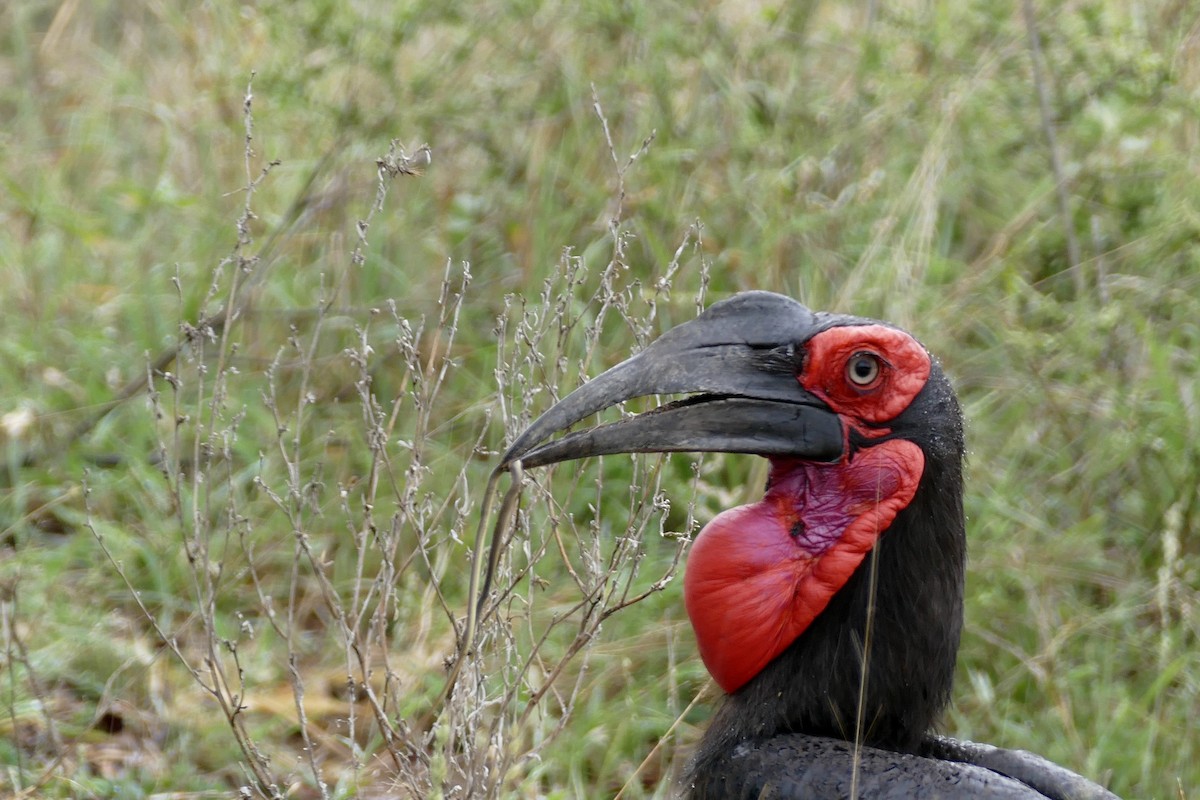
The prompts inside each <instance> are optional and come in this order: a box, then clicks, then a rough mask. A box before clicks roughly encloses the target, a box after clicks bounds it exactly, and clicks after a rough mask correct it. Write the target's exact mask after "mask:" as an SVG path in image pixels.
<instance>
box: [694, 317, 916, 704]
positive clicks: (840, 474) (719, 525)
mask: <svg viewBox="0 0 1200 800" xmlns="http://www.w3.org/2000/svg"><path fill="white" fill-rule="evenodd" d="M929 372H930V360H929V355H928V353H926V352H925V349H924V348H922V347H921V346H920V345H919V344H917V342H916V341H915V340H914V339H913V338H912V337H910V336H909V335H908V334H906V333H904V332H903V331H899V330H896V329H894V328H889V327H887V326H884V325H848V326H843V327H834V328H830V329H828V330H825V331H822V332H821V333H818V334H817V335H816V336H814V337H812V339H810V340H809V341H808V342H807V343H806V344H805V359H804V366H803V369H802V371H801V373H800V374H798V375H797V376H796V379H797V380H798V381H799V382H800V384H801V385H802V386H803V387H804V388H805V389H807V390H808V391H810V392H812V393H813V394H815V395H816V396H817V397H820V398H821V399H822V400H824V401H825V402H826V403H828V404H829V406H830V408H831V409H833V411H835V412H836V413H837V414H839V415H840V416H841V417H842V419H843V421H844V423H845V424H846V426H847V430H849V428H854V429H855V430H856V431H857V432H858V433H859V434H860V435H861V436H863V437H864V438H867V439H872V438H874V439H878V438H881V437H883V436H886V435H887V433H888V432H889V430H888V428H886V427H884V426H886V424H887V423H889V422H890V421H891V420H893V419H895V418H896V417H897V416H898V415H899V414H901V413H902V412H903V411H904V410H905V409H906V408H907V407H908V405H909V404H910V403H911V402H912V400H913V398H914V397H916V396H917V394H918V393H919V392H920V391H921V389H922V388H923V387H924V385H925V382H926V381H927V380H928V378H929ZM848 441H849V437H848V434H847V442H848ZM847 453H848V455H847V456H844V457H843V459H842V460H841V461H840V462H838V463H833V464H820V463H814V462H807V461H799V460H783V459H778V460H772V463H771V478H770V481H769V484H768V489H767V493H766V495H765V496H764V497H763V499H762V500H760V501H759V502H757V503H752V504H750V505H745V506H740V507H738V508H734V509H730V510H728V511H726V512H724V513H722V514H720V515H719V516H718V517H717V518H716V519H714V520H713V521H712V522H710V523H709V524H708V525H707V526H706V527H705V528H704V530H703V531H701V532H700V535H699V537H697V539H696V542H695V544H693V545H692V550H691V554H690V555H689V557H688V566H687V571H686V573H685V574H684V582H683V586H684V600H685V601H686V604H687V612H688V617H689V618H690V619H691V621H692V628H693V629H694V630H695V632H696V639H697V641H698V643H699V646H700V656H701V657H702V658H703V659H704V665H705V666H706V667H708V671H709V673H711V674H712V676H713V678H714V679H715V680H716V681H717V683H718V684H720V686H721V688H722V689H724V690H725V691H726V692H735V691H737V690H738V689H740V688H741V687H742V686H744V685H745V684H746V682H747V681H749V680H750V679H751V678H753V677H754V676H755V675H757V674H758V673H759V671H761V670H762V668H763V667H765V666H766V665H767V664H768V663H770V661H771V660H772V659H774V658H775V657H776V656H778V655H779V654H780V653H782V652H783V651H784V650H785V649H786V648H787V647H788V645H790V644H791V643H792V642H794V641H795V640H796V638H797V637H798V636H799V635H800V634H802V633H803V632H804V631H805V629H806V628H808V626H809V625H810V624H811V623H812V621H813V620H814V619H816V617H817V615H818V614H820V613H821V612H822V611H824V610H825V607H826V606H827V605H828V604H829V601H830V599H831V598H832V597H833V596H834V595H835V594H836V593H837V592H838V590H839V589H841V588H842V587H843V586H844V585H845V584H846V581H848V580H849V579H850V576H851V575H852V574H854V571H855V570H856V569H858V566H859V564H861V563H862V561H863V558H865V557H866V554H867V553H868V552H870V550H871V548H872V547H874V546H875V542H876V541H877V540H878V539H879V536H880V534H882V533H883V531H885V530H887V528H888V526H889V525H891V524H892V520H893V519H895V517H896V514H897V513H899V512H900V510H901V509H903V508H904V507H905V506H907V505H908V504H909V502H910V501H911V500H912V498H913V495H914V494H915V493H916V491H917V485H918V484H919V483H920V481H921V475H922V473H923V472H924V469H925V454H924V453H923V452H922V450H921V448H920V447H918V446H917V445H916V444H914V443H912V442H909V441H906V440H903V439H898V438H897V439H884V440H883V441H878V442H877V443H874V444H871V445H869V446H864V447H861V448H859V449H857V450H854V451H851V450H849V449H848V450H847Z"/></svg>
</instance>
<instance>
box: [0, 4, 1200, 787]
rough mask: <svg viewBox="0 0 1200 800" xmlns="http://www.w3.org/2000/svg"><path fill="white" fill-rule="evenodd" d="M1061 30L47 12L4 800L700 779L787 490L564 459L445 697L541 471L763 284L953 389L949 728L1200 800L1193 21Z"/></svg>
mask: <svg viewBox="0 0 1200 800" xmlns="http://www.w3.org/2000/svg"><path fill="white" fill-rule="evenodd" d="M1033 5H1034V4H1032V3H1031V2H1025V3H1014V4H1006V3H982V2H974V3H958V4H948V3H947V4H930V3H921V2H913V1H911V0H909V1H906V2H900V3H887V4H884V3H852V2H824V3H818V2H791V3H788V2H752V3H745V2H720V1H713V2H706V3H700V4H696V3H687V2H666V3H645V4H641V3H635V2H625V1H624V0H586V1H585V2H582V3H559V2H544V3H535V2H529V0H511V2H503V1H502V0H494V1H493V2H481V3H476V4H470V5H466V4H454V3H444V2H440V1H439V2H434V1H432V0H409V1H408V2H403V3H384V2H379V3H370V2H356V3H346V2H337V1H336V0H301V1H299V2H290V1H289V2H283V1H282V0H263V2H260V3H255V4H235V3H219V2H214V3H144V4H130V3H125V2H119V1H118V0H92V2H88V3H81V2H77V0H21V1H20V2H11V3H7V4H4V6H3V7H2V8H0V118H2V119H4V120H5V123H4V125H3V127H2V129H0V180H2V181H3V187H4V191H3V192H2V193H0V265H2V266H3V269H2V270H0V296H2V297H3V299H4V310H3V313H2V314H0V386H2V387H3V389H2V390H0V448H2V450H0V452H3V454H4V469H3V471H2V472H0V645H2V646H0V663H2V664H3V669H2V670H0V698H2V700H0V733H2V734H3V735H0V765H2V767H3V769H0V793H4V792H7V793H9V794H11V795H13V796H16V797H34V796H38V797H95V796H121V797H143V796H157V797H174V796H181V797H182V796H187V797H202V796H213V797H216V796H229V795H230V793H231V792H237V791H238V790H240V789H241V787H244V792H245V793H247V794H248V795H249V796H263V797H270V796H288V797H334V798H337V797H350V796H355V795H358V796H363V797H372V796H384V795H388V796H395V795H397V794H399V795H400V796H408V795H414V796H431V797H447V798H450V797H463V796H488V795H493V796H521V797H526V796H545V797H573V796H580V797H584V796H588V797H592V796H605V795H612V794H615V793H617V792H618V791H620V792H622V796H623V797H629V798H635V797H667V796H669V795H670V792H671V786H672V780H673V779H674V778H675V777H676V776H677V775H678V773H679V771H680V769H681V767H682V765H683V764H684V763H685V762H686V758H687V754H688V748H689V746H690V745H691V744H692V743H694V742H695V741H696V740H697V738H698V736H699V733H700V731H702V730H703V726H704V724H705V720H706V719H708V717H709V716H710V715H711V709H712V707H713V704H714V703H715V702H717V694H718V693H717V692H716V691H715V690H713V689H711V688H710V687H709V684H708V679H707V675H706V673H705V672H704V669H703V667H702V665H700V664H699V661H698V659H697V658H696V655H695V650H694V643H693V641H692V639H691V635H690V631H689V630H688V627H687V623H686V618H685V616H684V614H683V610H682V604H681V599H680V587H679V584H678V582H677V581H676V582H672V581H671V580H670V579H671V578H672V577H673V576H675V575H677V574H678V572H679V570H681V569H682V568H683V566H684V564H685V563H686V544H687V537H688V536H689V535H690V534H692V533H694V532H695V531H696V530H697V529H698V527H699V525H700V524H702V523H703V522H704V521H705V520H707V519H709V518H710V517H711V516H712V515H713V514H715V513H716V512H717V511H718V510H719V509H721V508H723V507H727V506H728V505H730V504H732V503H735V502H739V501H741V500H743V499H744V498H747V497H751V496H753V494H754V493H755V492H756V491H757V489H758V487H759V486H760V485H761V475H762V468H761V462H758V461H757V460H755V459H752V458H748V457H705V458H703V459H698V458H694V457H686V456H682V457H674V458H670V459H668V458H661V457H657V458H637V459H632V458H628V457H609V458H606V459H603V460H602V463H588V464H581V465H575V464H573V465H570V466H569V467H568V468H559V469H557V470H551V471H545V472H543V473H541V474H531V475H528V476H526V484H525V487H524V492H523V498H522V500H521V507H520V511H519V513H518V514H517V515H516V518H515V520H514V526H515V527H514V533H513V535H512V537H511V542H510V543H509V546H508V548H507V549H506V551H505V555H504V557H503V558H502V560H501V564H500V571H499V576H498V583H497V589H498V590H499V594H498V595H497V596H498V597H499V600H498V602H497V604H496V605H495V606H491V607H489V608H488V613H486V614H485V616H484V617H483V618H482V620H481V625H480V629H479V637H478V655H477V657H475V658H472V659H468V660H467V661H465V662H464V666H463V668H462V671H461V673H459V677H458V681H457V691H456V692H455V694H454V698H453V699H452V700H451V701H448V702H443V699H442V698H441V696H440V693H441V692H442V690H443V688H444V686H445V684H446V678H447V666H448V664H450V663H453V662H455V656H456V636H457V633H456V628H455V626H456V625H460V624H461V621H462V619H463V617H464V616H465V614H466V610H467V608H468V606H469V604H470V598H469V596H468V583H469V572H470V569H469V565H470V563H471V555H472V545H473V543H474V541H475V536H476V533H475V530H476V529H475V525H476V523H477V521H478V520H479V517H480V512H481V504H482V502H483V498H484V495H485V485H486V482H487V480H488V475H489V472H490V470H491V469H492V467H493V466H494V465H495V463H496V461H497V454H498V453H499V451H500V450H502V449H503V446H504V444H505V443H506V442H507V441H511V439H512V437H514V436H515V435H516V434H518V433H519V432H520V431H521V430H522V428H523V427H524V425H525V424H527V423H528V421H529V420H530V419H531V418H532V417H533V416H535V415H536V414H537V413H539V412H540V411H542V410H544V409H545V408H546V407H548V406H549V404H550V403H551V402H553V400H554V398H556V397H558V396H560V395H561V394H563V393H565V392H566V391H568V390H569V389H570V388H573V387H574V386H576V385H578V383H579V382H580V381H581V380H583V379H584V378H585V377H586V376H588V375H594V374H596V373H597V372H598V371H599V370H601V369H603V368H604V367H605V366H607V365H610V364H612V363H615V362H617V361H619V360H620V359H622V358H624V357H625V356H627V355H628V354H629V352H630V351H631V349H636V348H637V347H639V346H640V345H642V344H644V343H645V342H646V341H648V340H649V339H651V338H653V337H654V336H655V335H657V334H658V333H659V332H661V331H662V330H665V329H666V328H668V327H670V326H671V325H673V324H677V323H678V322H680V321H683V320H685V319H688V318H690V317H691V316H693V315H694V314H695V313H696V310H697V308H699V307H702V306H703V305H706V304H707V303H709V302H712V301H713V300H715V299H719V298H721V297H724V296H727V295H729V294H730V293H732V292H735V291H739V290H745V289H751V288H757V289H770V290H774V291H780V292H783V293H786V294H789V295H792V296H794V297H796V298H798V299H801V300H802V301H804V302H805V303H807V304H808V305H810V306H812V307H814V308H829V309H836V310H840V311H846V312H851V313H856V314H862V315H867V316H875V317H880V318H884V319H888V320H892V321H894V322H897V323H899V324H901V325H903V326H905V327H907V328H908V329H910V330H912V331H913V332H914V333H916V335H917V336H918V337H919V338H921V339H922V340H923V341H924V342H925V343H926V344H927V345H928V346H929V347H930V349H931V350H933V351H934V352H935V353H937V354H939V355H940V357H941V358H942V360H943V362H944V364H945V366H946V368H947V370H948V372H949V373H950V374H951V375H952V376H954V378H955V380H956V384H957V386H958V388H959V391H960V394H961V396H962V399H963V401H964V405H965V409H966V413H967V416H968V419H969V429H968V430H969V450H970V469H969V483H968V497H967V503H968V513H969V520H970V522H969V527H970V537H971V563H970V572H969V577H968V582H969V585H968V599H967V609H968V610H967V615H968V618H967V627H966V631H965V634H964V641H963V647H962V652H961V654H960V659H959V676H958V683H957V690H956V694H955V706H954V708H953V710H952V712H951V713H950V714H949V715H948V717H947V719H946V720H945V723H944V729H945V731H946V732H948V733H950V734H952V735H956V736H962V737H967V738H971V739H976V740H983V741H988V742H992V743H995V744H999V745H1004V746H1009V747H1020V748H1024V749H1029V750H1034V751H1037V752H1040V753H1042V754H1043V755H1045V756H1047V757H1048V758H1051V759H1053V760H1055V761H1058V762H1060V763H1063V764H1065V765H1067V766H1069V767H1071V768H1073V769H1075V770H1077V771H1080V772H1082V773H1085V774H1087V775H1089V776H1092V777H1095V778H1097V779H1099V780H1102V781H1108V782H1109V785H1110V786H1111V787H1112V788H1113V789H1114V790H1115V791H1117V792H1118V793H1120V794H1122V795H1124V796H1127V797H1140V798H1163V799H1164V800H1165V799H1166V798H1180V797H1188V796H1195V794H1194V793H1195V792H1196V791H1197V789H1196V787H1200V735H1197V728H1196V720H1195V717H1196V712H1197V709H1200V659H1198V658H1197V657H1196V652H1197V649H1198V644H1200V643H1198V638H1200V588H1198V587H1200V501H1198V499H1197V490H1196V487H1197V485H1198V483H1200V410H1198V407H1197V396H1198V389H1200V362H1198V360H1197V357H1196V354H1197V353H1198V352H1200V327H1198V326H1197V320H1200V213H1198V212H1197V209H1198V208H1200V202H1198V201H1200V185H1198V184H1197V181H1196V179H1195V176H1196V175H1197V174H1198V170H1200V155H1197V154H1200V127H1198V126H1197V124H1196V120H1197V118H1198V116H1197V112H1198V111H1200V107H1198V105H1197V104H1198V99H1197V98H1200V36H1198V34H1197V31H1200V27H1198V26H1200V18H1197V17H1196V15H1195V12H1194V9H1192V8H1191V7H1190V6H1189V5H1188V4H1186V3H1177V2H1167V1H1166V0H1148V2H1143V3H1124V2H1118V0H1065V2H1062V3H1054V4H1051V3H1042V4H1036V5H1038V6H1040V7H1033ZM424 143H428V145H429V147H430V148H431V150H430V151H429V153H427V152H426V151H425V150H423V149H422V148H421V145H422V144H424ZM430 153H431V158H430V157H429V155H430ZM507 485H508V482H507V479H504V480H502V481H501V484H500V488H501V491H503V490H504V489H505V488H506V487H507ZM489 524H490V518H489ZM485 530H486V529H485ZM389 793H390V794H389Z"/></svg>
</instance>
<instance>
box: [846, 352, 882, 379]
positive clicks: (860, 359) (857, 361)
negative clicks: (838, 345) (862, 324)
mask: <svg viewBox="0 0 1200 800" xmlns="http://www.w3.org/2000/svg"><path fill="white" fill-rule="evenodd" d="M881 369H882V366H881V364H880V358H879V356H877V355H875V354H874V353H872V352H870V351H867V350H864V351H862V352H860V353H855V354H854V355H852V356H850V360H849V361H847V362H846V380H848V381H850V383H852V384H854V385H855V386H858V387H860V388H865V387H867V386H870V385H871V384H873V383H875V381H877V380H879V373H880V371H881Z"/></svg>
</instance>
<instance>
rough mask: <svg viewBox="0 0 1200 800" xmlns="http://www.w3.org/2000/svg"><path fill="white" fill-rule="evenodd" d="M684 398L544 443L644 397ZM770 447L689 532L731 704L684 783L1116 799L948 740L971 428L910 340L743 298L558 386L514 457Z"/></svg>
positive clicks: (695, 581) (700, 623) (1023, 761)
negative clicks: (759, 488)
mask: <svg viewBox="0 0 1200 800" xmlns="http://www.w3.org/2000/svg"><path fill="white" fill-rule="evenodd" d="M653 394H687V395H689V396H688V397H686V398H685V399H683V400H679V401H676V402H673V403H670V404H668V405H666V406H663V407H661V408H658V409H655V410H653V411H650V412H647V413H644V414H641V415H638V416H633V417H629V418H626V419H623V420H621V421H618V422H615V423H611V424H607V425H601V426H599V427H596V428H591V429H587V430H581V431H577V432H574V433H569V434H567V435H565V436H563V437H561V438H559V439H556V440H552V441H548V442H547V439H549V438H550V437H551V436H552V435H553V434H555V433H557V432H560V431H562V430H564V429H566V428H568V427H570V426H571V425H573V424H575V423H576V422H579V421H580V420H582V419H584V418H585V417H588V416H590V415H592V414H594V413H596V412H597V411H600V410H602V409H604V408H607V407H610V406H612V405H615V404H617V403H620V402H621V401H624V400H628V399H630V398H634V397H640V396H645V395H653ZM664 451H712V452H737V453H753V454H757V455H761V456H765V457H767V458H768V459H770V478H769V480H768V482H767V488H766V492H765V494H764V496H763V498H762V500H760V501H759V502H757V503H752V504H750V505H745V506H741V507H739V508H734V509H730V510H728V511H725V512H724V513H722V514H720V515H719V516H717V517H716V519H714V520H712V522H710V523H709V524H708V525H707V526H706V527H705V528H704V530H703V531H701V533H700V535H699V536H698V537H697V539H696V541H695V543H694V544H693V545H692V549H691V552H690V554H689V556H688V564H687V567H686V572H685V576H684V599H685V602H686V605H687V612H688V616H689V617H690V619H691V622H692V627H693V628H694V629H695V632H696V638H697V640H698V643H699V649H700V655H701V657H702V658H703V659H704V663H705V665H706V666H707V667H708V670H709V672H710V673H711V674H712V676H713V678H714V679H715V680H716V682H717V683H718V684H720V686H721V688H722V689H724V690H725V692H726V694H727V697H726V699H725V701H724V704H723V705H722V707H721V708H720V710H719V711H718V712H717V715H716V718H715V719H714V720H713V723H712V725H711V726H710V727H709V729H708V731H707V733H706V734H705V736H704V739H703V741H702V742H701V743H700V746H699V748H698V751H697V754H696V756H695V759H694V762H693V765H692V767H691V770H690V773H689V774H688V776H687V777H686V779H685V783H684V785H685V793H686V794H688V795H689V796H691V797H695V798H701V797H722V798H724V797H734V798H736V797H746V798H760V797H761V798H767V797H770V798H826V797H828V798H835V797H836V798H844V797H853V796H857V797H864V798H866V797H871V798H875V797H886V798H901V797H902V798H914V797H921V798H935V797H947V798H950V797H953V798H966V797H987V798H1042V797H1055V798H1073V799H1078V800H1083V798H1109V799H1110V800H1111V799H1112V798H1114V797H1115V796H1114V795H1112V794H1111V793H1109V792H1107V791H1106V790H1104V789H1102V788H1101V787H1099V786H1097V785H1096V784H1094V783H1091V782H1090V781H1087V780H1085V779H1084V778H1081V777H1080V776H1078V775H1075V774H1074V773H1072V772H1070V771H1068V770H1066V769H1063V768H1061V767H1058V766H1056V765H1054V764H1052V763H1050V762H1048V761H1046V760H1044V759H1042V758H1040V757H1038V756H1035V755H1032V754H1030V753H1026V752H1022V751H1011V750H1002V749H999V748H994V747H990V746H987V745H978V744H973V743H970V742H959V741H955V740H952V739H947V738H943V737H940V736H936V735H934V734H932V733H931V729H932V727H933V725H934V724H935V722H936V721H937V717H938V715H939V713H940V712H941V711H942V709H943V708H944V707H945V705H946V703H947V702H948V701H949V698H950V688H951V682H952V680H953V673H954V664H955V658H956V654H957V650H958V643H959V634H960V631H961V629H962V611H963V608H962V604H963V575H964V562H965V559H966V532H965V522H964V517H963V485H962V461H963V423H962V416H961V412H960V410H959V405H958V401H957V399H956V398H955V395H954V391H953V389H952V388H951V386H950V382H949V381H948V380H947V379H946V376H945V375H944V374H943V373H942V370H941V368H940V367H939V365H938V363H937V362H936V361H935V360H934V359H933V358H932V357H931V356H930V355H929V353H928V352H927V351H926V350H925V348H924V347H922V346H921V345H920V344H919V343H917V341H916V340H915V339H913V338H912V337H911V336H909V335H908V334H907V333H905V332H904V331H901V330H899V329H897V328H895V327H893V326H891V325H887V324H884V323H880V322H876V321H874V320H867V319H861V318H857V317H849V316H842V315H837V314H827V313H814V312H812V311H810V310H809V309H807V308H805V307H804V306H802V305H800V304H799V303H797V302H795V301H794V300H792V299H790V298H787V297H784V296H782V295H777V294H771V293H767V292H749V293H745V294H741V295H737V296H735V297H733V298H730V299H728V300H726V301H724V302H720V303H716V304H714V305H713V306H712V307H710V308H709V309H708V310H707V311H705V312H704V313H703V314H701V315H700V316H699V317H697V318H696V319H695V320H693V321H691V322H688V323H685V324H683V325H680V326H679V327H676V328H674V329H672V330H670V331H668V332H667V333H666V334H664V335H663V336H662V337H661V338H659V339H658V340H657V341H656V342H654V343H653V344H652V345H650V346H649V347H647V348H646V349H645V350H643V351H642V352H641V353H639V354H638V355H636V356H634V357H632V358H630V359H629V360H627V361H625V362H624V363H622V364H619V365H617V366H616V367H613V368H612V369H610V370H608V371H607V372H605V373H603V374H602V375H600V376H599V377H597V378H595V379H594V380H592V381H590V382H588V383H586V384H585V385H583V386H582V387H580V388H579V389H578V390H576V391H575V392H573V393H572V394H570V395H568V396H567V397H566V398H564V399H563V400H562V401H561V402H559V403H558V404H557V405H555V406H554V407H553V408H551V409H550V410H549V411H547V412H546V413H545V414H544V415H542V417H541V418H539V419H538V420H537V421H536V422H534V424H533V425H532V426H530V428H529V429H528V430H527V431H525V433H524V434H522V435H521V436H520V437H519V438H518V439H517V440H516V442H514V443H513V445H512V447H511V448H510V449H509V451H508V452H507V453H506V454H505V456H504V461H503V464H504V465H511V464H512V463H513V462H515V461H520V462H521V463H522V465H523V466H524V467H526V468H529V467H536V466H541V465H546V464H552V463H555V462H559V461H565V460H569V459H577V458H584V457H587V456H594V455H604V454H610V453H624V452H664Z"/></svg>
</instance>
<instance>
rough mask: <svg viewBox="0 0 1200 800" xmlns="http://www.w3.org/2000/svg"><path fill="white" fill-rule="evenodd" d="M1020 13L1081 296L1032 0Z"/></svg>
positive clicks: (1082, 281)
mask: <svg viewBox="0 0 1200 800" xmlns="http://www.w3.org/2000/svg"><path fill="white" fill-rule="evenodd" d="M1021 13H1022V16H1024V18H1025V29H1026V32H1027V34H1028V40H1029V58H1030V61H1031V62H1032V65H1033V83H1034V86H1036V87H1037V95H1038V111H1039V113H1040V114H1041V118H1042V133H1044V134H1045V136H1046V146H1047V147H1048V148H1049V150H1050V169H1051V171H1052V172H1053V173H1054V184H1055V191H1056V192H1057V194H1058V213H1059V216H1061V217H1062V225H1063V235H1064V236H1065V237H1066V240H1067V262H1068V264H1067V267H1068V269H1070V270H1071V273H1072V275H1073V276H1074V280H1075V294H1076V295H1077V296H1079V297H1083V295H1084V294H1085V293H1086V292H1087V278H1086V276H1085V275H1084V274H1083V264H1081V263H1080V259H1081V255H1080V249H1079V237H1078V236H1076V234H1075V224H1074V221H1073V220H1072V218H1071V192H1070V189H1069V187H1068V186H1067V177H1066V174H1065V173H1064V172H1063V166H1062V155H1061V154H1060V152H1059V146H1058V134H1057V133H1055V131H1054V117H1053V114H1052V113H1051V109H1050V106H1051V100H1050V87H1049V84H1048V81H1047V79H1046V76H1045V74H1044V73H1043V71H1042V70H1043V58H1042V42H1041V37H1040V36H1038V29H1037V15H1036V14H1035V13H1034V10H1033V0H1021Z"/></svg>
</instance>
